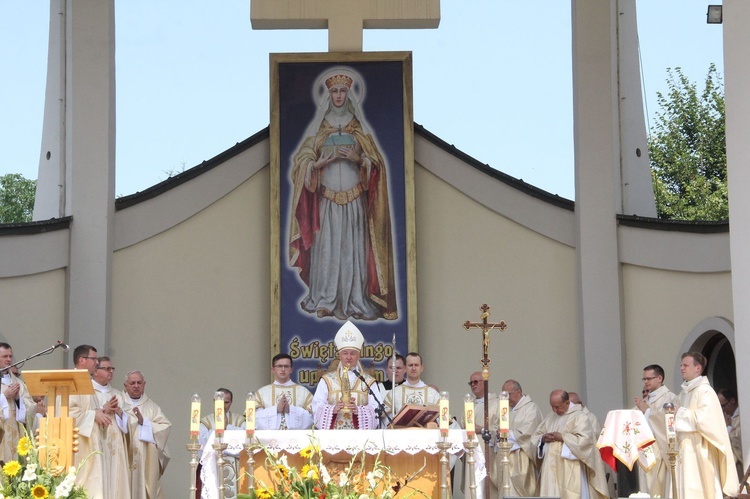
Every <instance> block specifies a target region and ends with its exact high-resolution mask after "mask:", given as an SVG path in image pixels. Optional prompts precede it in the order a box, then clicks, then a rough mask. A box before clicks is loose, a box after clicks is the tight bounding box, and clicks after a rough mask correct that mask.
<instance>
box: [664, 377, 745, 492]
mask: <svg viewBox="0 0 750 499" xmlns="http://www.w3.org/2000/svg"><path fill="white" fill-rule="evenodd" d="M674 425H675V430H676V431H677V444H678V446H679V452H680V453H679V456H678V459H677V496H678V497H679V498H681V499H682V498H693V497H700V498H702V499H714V498H721V497H722V492H723V494H724V495H729V496H736V495H737V492H738V489H739V480H738V478H737V469H736V468H735V466H734V456H733V454H732V444H731V443H730V442H729V434H728V433H727V426H726V422H725V420H724V414H723V412H722V410H721V404H720V403H719V397H718V396H717V395H716V392H714V390H713V388H711V385H710V384H709V383H708V379H707V378H706V377H705V376H698V377H697V378H695V379H693V380H691V381H686V382H684V383H683V384H682V391H681V392H680V408H679V409H678V410H677V412H676V413H675V419H674Z"/></svg>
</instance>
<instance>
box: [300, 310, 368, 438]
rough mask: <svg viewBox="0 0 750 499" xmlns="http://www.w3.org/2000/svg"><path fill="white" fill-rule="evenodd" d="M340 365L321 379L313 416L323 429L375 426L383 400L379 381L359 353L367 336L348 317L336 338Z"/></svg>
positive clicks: (314, 401)
mask: <svg viewBox="0 0 750 499" xmlns="http://www.w3.org/2000/svg"><path fill="white" fill-rule="evenodd" d="M334 343H335V345H336V349H337V350H338V359H339V365H338V367H337V368H336V370H335V371H332V372H328V373H326V374H324V375H323V377H322V378H321V379H320V381H319V382H318V386H317V388H316V389H315V395H314V396H313V418H314V420H315V427H316V428H318V429H320V430H330V429H335V430H344V429H348V430H353V429H359V430H374V429H376V428H377V427H378V425H379V423H380V419H379V418H378V416H377V414H376V413H375V410H376V409H377V408H378V400H380V390H379V388H378V383H377V381H376V380H375V378H373V377H372V376H370V375H368V374H365V373H364V372H363V371H362V365H361V364H360V363H359V357H360V355H361V353H362V347H363V346H364V344H365V338H364V336H362V332H361V331H360V330H359V329H358V328H357V326H355V325H354V324H353V323H352V322H351V321H346V323H344V325H343V326H341V328H340V329H339V330H338V332H337V333H336V337H335V339H334Z"/></svg>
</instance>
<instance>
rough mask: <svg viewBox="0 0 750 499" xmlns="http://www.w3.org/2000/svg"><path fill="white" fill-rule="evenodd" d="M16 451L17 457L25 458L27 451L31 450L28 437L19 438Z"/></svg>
mask: <svg viewBox="0 0 750 499" xmlns="http://www.w3.org/2000/svg"><path fill="white" fill-rule="evenodd" d="M17 449H18V455H19V456H25V455H26V454H28V453H29V450H31V441H30V440H29V437H21V439H20V440H19V441H18V447H17Z"/></svg>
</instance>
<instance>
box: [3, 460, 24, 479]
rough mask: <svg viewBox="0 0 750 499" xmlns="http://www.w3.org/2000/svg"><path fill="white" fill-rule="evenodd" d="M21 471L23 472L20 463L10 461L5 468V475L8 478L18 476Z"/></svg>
mask: <svg viewBox="0 0 750 499" xmlns="http://www.w3.org/2000/svg"><path fill="white" fill-rule="evenodd" d="M19 471H21V465H20V464H18V461H8V462H7V463H5V466H3V473H5V474H6V475H7V476H16V475H17V474H18V472H19Z"/></svg>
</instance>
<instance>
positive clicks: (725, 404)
mask: <svg viewBox="0 0 750 499" xmlns="http://www.w3.org/2000/svg"><path fill="white" fill-rule="evenodd" d="M719 404H721V407H726V406H727V404H729V401H728V400H725V401H724V403H723V404H722V403H721V402H719Z"/></svg>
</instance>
